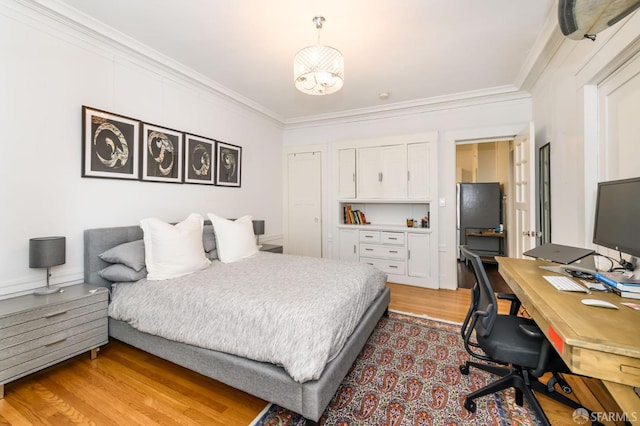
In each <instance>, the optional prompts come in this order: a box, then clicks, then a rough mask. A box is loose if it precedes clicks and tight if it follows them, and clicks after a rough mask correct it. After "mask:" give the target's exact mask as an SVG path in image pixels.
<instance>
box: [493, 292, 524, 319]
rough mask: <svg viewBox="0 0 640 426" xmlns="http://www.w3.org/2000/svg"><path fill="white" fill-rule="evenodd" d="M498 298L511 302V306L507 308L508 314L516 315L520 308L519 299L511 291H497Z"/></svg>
mask: <svg viewBox="0 0 640 426" xmlns="http://www.w3.org/2000/svg"><path fill="white" fill-rule="evenodd" d="M498 299H504V300H509V301H510V302H511V308H510V309H509V315H514V316H515V315H518V311H519V310H520V305H521V303H520V299H518V297H517V296H516V295H515V294H513V293H498Z"/></svg>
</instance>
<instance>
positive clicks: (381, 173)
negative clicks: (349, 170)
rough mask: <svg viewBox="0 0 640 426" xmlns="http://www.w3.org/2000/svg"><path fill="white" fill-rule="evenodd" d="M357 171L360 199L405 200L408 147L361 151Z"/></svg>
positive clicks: (381, 147)
mask: <svg viewBox="0 0 640 426" xmlns="http://www.w3.org/2000/svg"><path fill="white" fill-rule="evenodd" d="M357 170H358V172H357V188H356V189H357V191H356V192H357V194H358V196H357V198H369V199H379V198H386V199H398V198H406V194H407V178H406V170H407V151H406V145H404V144H403V145H390V146H376V147H369V148H360V149H358V166H357Z"/></svg>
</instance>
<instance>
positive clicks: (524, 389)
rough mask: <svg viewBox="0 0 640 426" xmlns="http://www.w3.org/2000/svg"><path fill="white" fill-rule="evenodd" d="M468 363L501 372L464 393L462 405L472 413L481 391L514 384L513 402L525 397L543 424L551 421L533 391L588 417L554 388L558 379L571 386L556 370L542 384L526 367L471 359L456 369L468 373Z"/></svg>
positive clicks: (565, 387) (521, 401)
mask: <svg viewBox="0 0 640 426" xmlns="http://www.w3.org/2000/svg"><path fill="white" fill-rule="evenodd" d="M470 366H472V367H476V368H479V369H481V370H484V371H488V372H490V373H493V374H497V375H499V376H501V378H500V379H498V380H496V381H495V382H492V383H489V384H488V385H487V386H485V387H483V388H481V389H478V390H477V391H475V392H472V393H470V394H469V395H467V397H466V398H465V400H464V408H466V409H467V410H469V411H470V412H472V413H475V412H476V408H477V407H476V402H475V400H476V399H478V398H480V397H483V396H485V395H489V394H493V393H496V392H500V391H502V390H505V389H508V388H514V389H515V400H516V404H518V405H519V406H520V407H522V406H523V404H524V399H525V398H526V399H527V400H528V401H529V404H530V405H531V407H532V408H533V411H534V412H535V413H536V416H537V417H538V418H539V419H540V421H541V422H542V424H543V425H545V426H546V425H549V426H551V423H549V419H547V416H546V415H545V414H544V411H543V410H542V407H541V406H540V403H539V402H538V399H537V398H536V396H535V394H534V392H535V393H538V394H540V395H545V396H547V397H549V398H551V399H553V400H555V401H558V402H560V403H561V404H564V405H566V406H568V407H570V408H573V409H574V410H575V409H578V408H582V409H585V410H586V411H587V412H588V413H589V418H592V416H591V414H592V411H591V410H589V409H588V408H585V407H583V406H582V405H580V404H579V403H577V402H575V401H574V400H572V399H570V398H567V397H566V396H564V395H563V394H561V393H559V392H557V391H556V390H555V388H554V384H555V383H558V382H560V383H564V385H561V388H562V390H563V392H565V393H571V387H570V386H569V385H568V384H566V382H565V381H564V379H562V378H561V377H560V376H559V375H557V374H554V376H553V377H552V378H551V379H549V382H550V384H544V383H542V382H541V381H540V380H538V378H537V377H534V376H531V375H530V374H529V372H528V371H527V370H522V369H517V368H510V367H501V366H495V365H488V364H480V363H475V362H472V361H467V363H466V364H465V365H461V366H460V372H461V373H462V374H465V375H467V374H469V367H470ZM592 424H593V425H594V426H596V425H601V423H599V422H597V421H594V422H593V423H592Z"/></svg>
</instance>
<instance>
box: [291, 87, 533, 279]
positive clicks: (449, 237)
mask: <svg viewBox="0 0 640 426" xmlns="http://www.w3.org/2000/svg"><path fill="white" fill-rule="evenodd" d="M531 117H532V112H531V100H530V98H529V96H528V95H526V94H525V95H523V94H511V95H509V96H494V97H487V98H485V99H483V100H481V101H478V102H475V103H474V102H469V101H466V102H464V103H456V102H452V103H448V104H446V105H445V104H443V105H439V106H435V107H433V108H425V109H423V110H420V111H399V112H396V113H387V114H380V115H378V114H370V115H368V116H358V117H352V118H345V119H341V120H332V121H329V122H322V123H315V124H309V125H307V126H302V125H300V126H296V127H290V128H288V129H286V130H285V132H284V145H285V146H293V145H305V144H328V145H330V144H332V143H335V142H339V141H346V140H355V139H366V138H381V137H387V136H399V135H408V134H416V133H424V132H429V131H437V132H438V135H439V136H438V164H439V171H438V199H439V202H441V203H444V206H441V207H439V212H438V213H439V214H438V217H439V224H438V235H439V244H438V246H439V253H438V256H439V271H440V287H441V288H450V289H453V288H456V287H457V272H456V232H455V226H456V212H455V208H456V207H455V188H456V186H455V184H456V175H455V170H456V164H455V143H456V140H463V139H472V138H481V139H486V138H491V137H501V136H504V135H512V136H513V135H515V134H517V132H518V130H520V129H521V128H522V127H524V126H525V125H527V123H528V122H529V121H530V120H531ZM327 167H329V169H328V170H332V165H331V164H328V165H327ZM333 178H334V176H331V175H330V176H329V179H333ZM334 187H335V182H333V181H331V182H330V184H329V185H328V188H329V191H331V188H334ZM334 198H335V197H333V196H332V195H329V197H328V199H329V200H332V199H334ZM329 208H333V206H329ZM325 214H328V211H327V213H325ZM334 231H335V229H333V228H332V227H328V229H327V230H326V235H325V238H327V239H328V240H329V241H332V240H333V235H332V233H333V232H334Z"/></svg>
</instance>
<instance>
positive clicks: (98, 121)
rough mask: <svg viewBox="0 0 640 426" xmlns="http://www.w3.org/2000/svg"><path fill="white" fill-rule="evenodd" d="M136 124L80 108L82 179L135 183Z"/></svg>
mask: <svg viewBox="0 0 640 426" xmlns="http://www.w3.org/2000/svg"><path fill="white" fill-rule="evenodd" d="M139 129H140V122H139V121H138V120H134V119H133V118H129V117H124V116H122V115H118V114H113V113H110V112H106V111H101V110H99V109H95V108H91V107H87V106H82V177H99V178H112V179H138V177H139V172H138V167H139V160H138V155H139V137H140V130H139Z"/></svg>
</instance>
